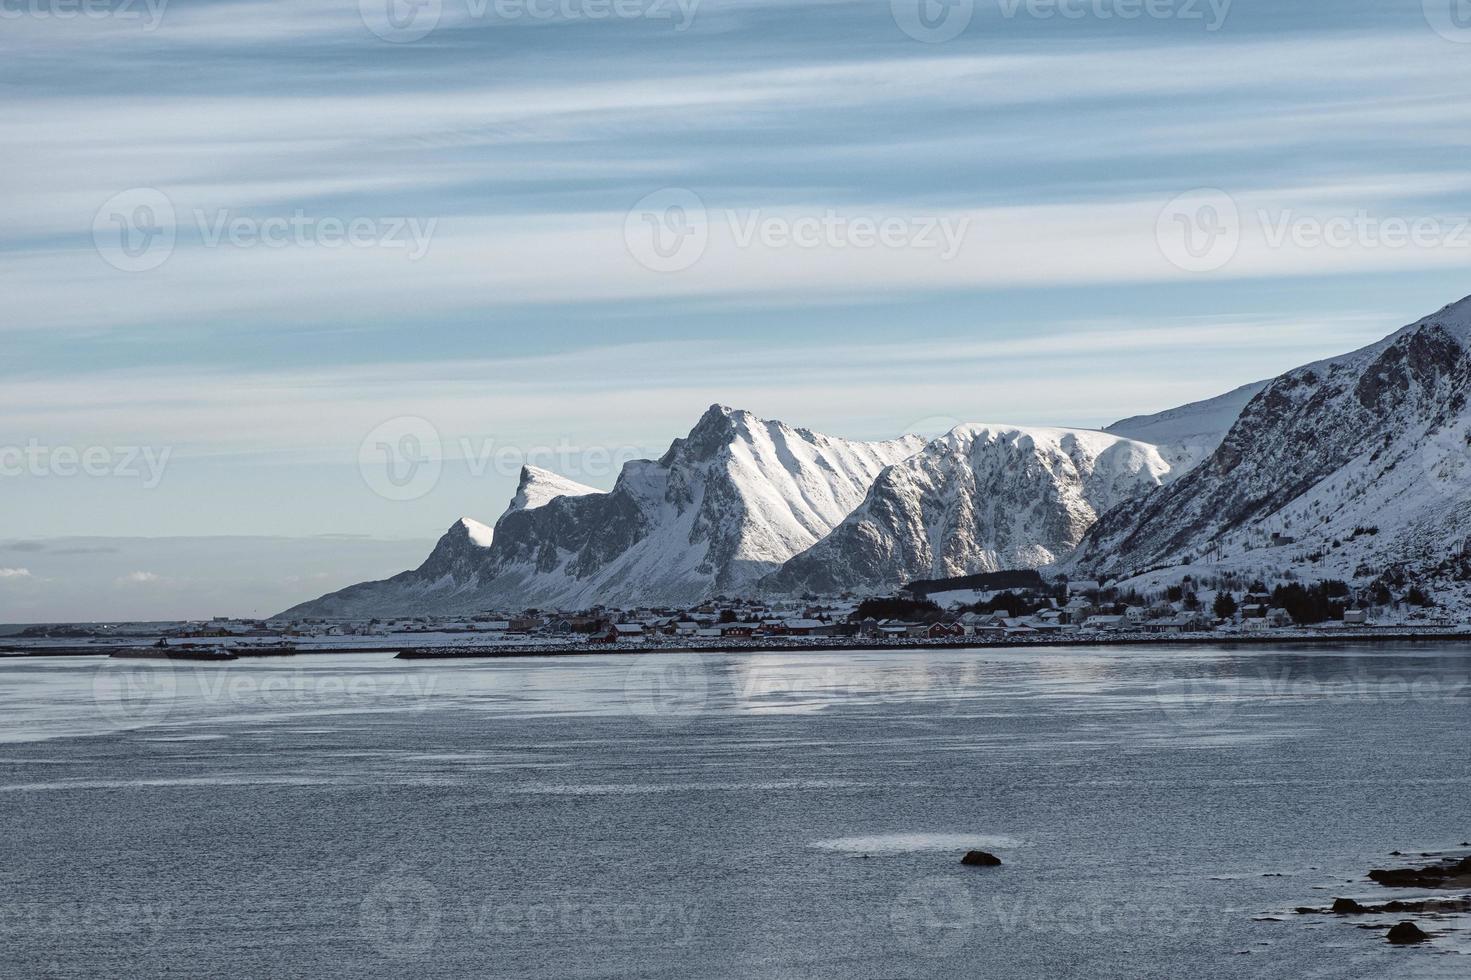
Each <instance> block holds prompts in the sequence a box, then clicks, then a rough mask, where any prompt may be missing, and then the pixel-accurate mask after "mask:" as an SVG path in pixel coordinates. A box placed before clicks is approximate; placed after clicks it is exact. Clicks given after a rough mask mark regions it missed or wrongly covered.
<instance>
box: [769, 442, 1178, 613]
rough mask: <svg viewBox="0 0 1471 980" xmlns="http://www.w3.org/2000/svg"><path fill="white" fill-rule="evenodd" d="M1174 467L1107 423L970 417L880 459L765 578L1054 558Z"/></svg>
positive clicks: (843, 584) (884, 573)
mask: <svg viewBox="0 0 1471 980" xmlns="http://www.w3.org/2000/svg"><path fill="white" fill-rule="evenodd" d="M1169 471H1170V465H1169V463H1167V462H1166V461H1165V460H1164V458H1163V457H1161V455H1160V454H1159V452H1158V451H1157V450H1156V449H1155V448H1154V447H1153V446H1150V445H1147V444H1145V443H1142V442H1136V441H1133V440H1130V439H1125V438H1123V437H1121V436H1117V435H1113V434H1110V433H1106V432H1097V431H1092V430H1086V429H1053V428H1016V427H1013V426H996V425H963V426H960V427H958V428H956V429H954V430H953V431H951V432H950V433H949V434H948V435H945V436H942V437H941V438H939V439H936V440H935V441H933V442H931V443H930V444H929V445H927V446H925V448H924V450H923V451H922V452H920V453H918V454H917V455H915V456H913V457H911V458H909V459H907V460H905V461H904V462H902V463H898V464H896V465H895V466H892V467H890V468H889V469H887V470H885V471H884V472H883V474H882V475H880V476H879V478H878V479H877V480H876V481H875V482H874V485H873V487H872V488H871V489H870V490H869V492H868V494H867V496H866V497H865V498H864V500H863V503H862V504H861V505H859V507H858V509H857V510H855V511H854V512H853V513H852V514H850V515H849V516H848V518H847V519H846V520H844V521H843V522H842V524H840V525H839V526H838V527H837V528H836V529H835V530H834V531H833V532H832V533H831V534H829V535H828V536H827V537H826V538H824V539H823V540H821V541H819V542H818V543H817V544H815V545H813V546H812V547H811V548H809V549H807V550H806V551H804V552H803V553H802V554H800V555H797V556H796V557H795V558H793V559H791V560H790V561H788V562H787V563H786V564H785V565H784V566H783V567H782V569H781V570H780V571H779V572H777V573H775V574H773V575H771V576H768V577H767V578H766V579H764V580H763V581H762V583H761V584H762V587H763V588H765V589H768V590H771V591H776V592H818V593H832V592H837V591H869V592H874V591H886V590H889V589H893V588H896V587H897V586H900V585H902V584H904V583H905V582H908V581H912V580H914V579H922V578H942V577H948V576H953V575H968V574H972V573H975V572H993V571H999V570H1001V569H1015V568H1037V567H1040V566H1043V565H1049V564H1052V563H1053V562H1055V561H1057V560H1058V559H1059V558H1062V557H1065V556H1066V555H1068V554H1069V553H1070V552H1071V551H1072V550H1073V548H1074V547H1075V546H1076V545H1077V543H1078V541H1079V540H1080V539H1081V538H1082V537H1083V534H1084V532H1086V531H1087V530H1088V528H1089V527H1091V526H1092V525H1093V522H1094V521H1095V520H1096V519H1097V517H1098V514H1099V513H1101V512H1102V511H1104V510H1106V509H1108V508H1110V507H1114V506H1116V505H1118V504H1120V503H1123V502H1124V501H1131V500H1135V499H1137V498H1138V497H1140V496H1143V495H1144V494H1146V493H1148V492H1149V491H1151V490H1153V489H1154V488H1156V487H1158V486H1160V484H1161V483H1162V482H1163V480H1164V479H1165V478H1166V476H1167V475H1168V474H1169Z"/></svg>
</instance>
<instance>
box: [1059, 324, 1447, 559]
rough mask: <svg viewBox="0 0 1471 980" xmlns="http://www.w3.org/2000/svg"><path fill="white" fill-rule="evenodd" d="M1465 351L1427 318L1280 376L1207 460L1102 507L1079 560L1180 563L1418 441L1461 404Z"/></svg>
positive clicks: (1251, 402)
mask: <svg viewBox="0 0 1471 980" xmlns="http://www.w3.org/2000/svg"><path fill="white" fill-rule="evenodd" d="M1468 381H1471V360H1468V357H1467V354H1466V351H1465V348H1464V347H1462V345H1461V343H1460V342H1459V341H1458V340H1457V339H1456V338H1455V337H1454V336H1452V335H1451V333H1450V332H1449V331H1448V330H1447V329H1446V328H1445V327H1443V326H1442V325H1441V324H1440V323H1438V322H1436V321H1434V320H1430V321H1427V322H1424V323H1422V324H1419V325H1417V326H1416V327H1415V328H1413V329H1410V330H1407V331H1403V332H1401V333H1400V334H1398V335H1396V336H1394V337H1391V338H1390V339H1388V340H1387V341H1385V342H1383V343H1382V344H1381V345H1376V347H1371V348H1368V349H1366V350H1365V351H1362V352H1359V353H1358V354H1356V355H1348V356H1346V357H1344V358H1339V359H1336V360H1335V361H1332V362H1329V363H1326V364H1318V365H1310V366H1308V367H1304V368H1298V369H1296V370H1294V371H1289V372H1288V373H1286V374H1284V375H1282V376H1280V377H1278V378H1276V379H1275V380H1273V381H1272V382H1271V383H1269V384H1268V385H1267V387H1266V388H1264V389H1263V390H1262V391H1261V392H1260V393H1259V394H1258V395H1257V396H1256V397H1255V398H1253V399H1252V400H1251V401H1250V402H1249V403H1248V404H1247V406H1246V408H1245V409H1244V410H1243V411H1242V413H1241V416H1240V418H1239V419H1238V420H1237V422H1236V424H1235V425H1234V426H1233V427H1232V429H1231V430H1230V432H1229V433H1228V434H1227V435H1226V438H1225V439H1224V440H1223V442H1222V443H1221V445H1220V447H1219V448H1218V449H1217V450H1216V452H1215V453H1214V454H1213V455H1212V456H1211V457H1210V458H1209V459H1208V460H1206V461H1205V462H1204V463H1203V464H1202V465H1201V466H1199V467H1198V468H1197V469H1195V470H1194V471H1192V472H1191V473H1189V474H1187V475H1186V476H1185V477H1183V478H1181V479H1180V480H1179V481H1178V482H1176V483H1174V484H1172V485H1170V486H1167V487H1164V488H1162V489H1160V490H1158V491H1156V492H1155V493H1154V494H1152V495H1151V496H1150V497H1149V498H1147V499H1146V500H1145V501H1144V502H1143V503H1142V504H1140V505H1131V506H1128V507H1120V508H1117V509H1115V510H1113V511H1111V512H1109V513H1107V514H1104V515H1103V517H1102V518H1100V520H1099V521H1098V523H1097V524H1096V525H1095V526H1094V527H1093V529H1092V530H1091V531H1090V532H1089V533H1088V535H1087V536H1086V537H1085V539H1084V541H1083V542H1082V544H1081V545H1080V546H1079V549H1078V552H1077V555H1076V556H1075V557H1074V559H1073V563H1074V564H1076V565H1077V566H1078V567H1080V568H1083V569H1088V570H1093V571H1099V572H1107V573H1110V574H1127V573H1129V572H1139V571H1143V570H1147V569H1150V568H1155V567H1161V566H1166V565H1170V564H1179V563H1181V562H1182V561H1183V560H1185V559H1186V558H1188V557H1191V556H1192V555H1198V554H1199V553H1200V552H1202V551H1203V550H1205V549H1208V548H1210V547H1211V545H1212V543H1213V542H1214V541H1217V540H1219V539H1220V538H1221V537H1222V536H1223V535H1227V534H1230V533H1232V532H1236V531H1241V530H1243V529H1248V528H1251V527H1253V526H1255V525H1257V524H1259V523H1260V522H1262V521H1264V520H1267V519H1269V518H1271V517H1273V516H1274V515H1276V514H1278V513H1279V512H1280V511H1282V509H1283V508H1284V507H1286V506H1287V505H1289V504H1291V503H1292V502H1294V501H1296V500H1297V499H1298V498H1300V497H1302V495H1303V494H1305V493H1307V492H1308V491H1309V490H1311V489H1312V488H1313V487H1315V486H1316V485H1317V484H1319V483H1320V482H1321V481H1323V480H1324V479H1325V478H1328V477H1330V476H1331V475H1333V474H1335V473H1336V472H1338V471H1339V470H1341V469H1342V468H1343V467H1345V466H1346V465H1348V464H1349V463H1351V462H1352V461H1354V460H1355V459H1356V458H1359V457H1361V456H1364V455H1366V454H1371V453H1373V452H1375V450H1376V449H1380V448H1383V447H1387V446H1390V445H1393V444H1397V443H1398V442H1399V441H1401V440H1407V439H1408V440H1413V439H1416V438H1418V437H1419V436H1420V435H1421V434H1423V433H1424V432H1425V431H1426V430H1427V428H1429V429H1433V428H1434V427H1436V426H1437V425H1439V424H1442V423H1444V422H1445V421H1446V420H1447V419H1448V418H1450V417H1452V416H1453V415H1454V413H1455V412H1457V411H1458V410H1459V406H1460V405H1463V404H1464V397H1465V392H1466V391H1467V390H1468Z"/></svg>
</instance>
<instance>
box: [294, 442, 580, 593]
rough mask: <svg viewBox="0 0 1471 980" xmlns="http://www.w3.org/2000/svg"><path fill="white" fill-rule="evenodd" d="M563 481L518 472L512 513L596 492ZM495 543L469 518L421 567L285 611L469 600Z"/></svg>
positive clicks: (543, 473)
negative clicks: (572, 496) (467, 597)
mask: <svg viewBox="0 0 1471 980" xmlns="http://www.w3.org/2000/svg"><path fill="white" fill-rule="evenodd" d="M597 492H598V491H596V490H594V489H592V488H591V487H585V486H583V485H582V484H580V483H575V482H573V481H572V480H568V479H567V478H565V477H561V476H558V475H557V474H555V473H552V472H549V471H547V470H543V469H539V468H537V467H535V466H523V467H522V468H521V480H520V484H519V485H518V487H517V489H516V496H515V498H514V499H512V501H511V506H510V510H508V511H507V513H510V512H511V511H518V510H529V509H534V508H536V507H542V506H545V505H546V504H548V503H550V502H551V501H552V500H554V499H556V498H557V497H558V496H562V495H566V494H570V495H574V496H580V495H583V494H589V493H597ZM494 541H495V529H494V528H492V527H490V525H488V524H483V523H481V522H480V521H477V520H475V519H474V518H470V517H462V518H460V519H459V520H458V521H455V523H454V524H452V525H450V528H449V530H448V531H446V532H445V533H444V535H443V536H442V537H441V538H440V539H439V541H438V543H437V544H435V546H434V550H433V551H432V552H430V554H429V557H428V558H426V559H425V560H424V563H423V564H422V565H420V566H419V567H418V568H416V569H413V570H412V571H407V572H401V573H399V574H398V575H395V576H393V577H392V578H390V579H385V580H383V581H380V582H364V583H360V584H358V585H353V586H349V587H348V588H346V589H343V590H341V591H339V592H334V593H331V594H329V595H325V596H323V597H322V598H320V599H317V600H314V601H312V602H305V603H302V604H301V605H298V606H293V607H292V608H290V609H288V610H286V611H285V612H284V613H282V614H281V615H282V616H286V617H295V618H300V617H308V616H312V617H315V616H322V617H344V618H346V617H356V616H373V615H378V614H379V613H380V612H381V613H403V612H406V611H411V610H413V609H417V608H428V607H430V606H434V605H440V604H445V603H451V604H452V603H453V602H455V601H456V600H457V599H459V598H462V597H466V596H473V595H474V594H475V591H476V589H478V588H479V585H480V567H481V565H482V563H483V562H484V561H485V559H486V557H487V555H489V553H490V547H491V545H492V544H493V543H494Z"/></svg>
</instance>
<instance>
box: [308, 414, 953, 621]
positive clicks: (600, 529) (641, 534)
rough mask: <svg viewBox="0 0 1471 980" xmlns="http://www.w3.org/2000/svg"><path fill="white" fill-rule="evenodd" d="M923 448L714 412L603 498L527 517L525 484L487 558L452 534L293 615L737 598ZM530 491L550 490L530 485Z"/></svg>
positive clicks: (534, 509)
mask: <svg viewBox="0 0 1471 980" xmlns="http://www.w3.org/2000/svg"><path fill="white" fill-rule="evenodd" d="M923 445H924V440H923V439H921V438H919V437H918V436H906V437H904V438H902V439H897V440H892V441H888V442H854V441H850V440H846V439H837V438H834V437H831V436H825V435H821V434H819V433H815V432H812V431H810V430H807V429H796V428H792V427H791V426H788V425H786V424H784V423H782V422H774V421H767V420H763V419H759V418H757V417H756V416H754V415H751V414H750V413H748V412H743V411H738V410H736V409H731V408H726V407H724V406H719V405H716V406H712V407H711V408H710V409H709V411H707V412H706V413H705V415H704V416H703V417H702V418H701V419H700V421H699V422H698V423H697V424H696V425H695V427H694V428H693V429H692V430H691V431H690V433H689V435H688V436H686V437H684V438H682V439H676V440H675V441H674V443H673V444H672V445H671V446H670V448H669V451H668V452H667V453H665V454H664V456H663V457H661V458H660V459H659V460H636V461H634V462H631V463H628V464H627V465H626V466H625V467H624V468H623V471H622V473H621V474H620V475H619V478H618V481H617V483H616V484H615V485H614V487H613V489H612V490H611V491H609V492H607V493H600V492H597V491H592V490H591V489H590V488H586V487H580V486H578V485H576V484H571V481H562V482H561V483H560V484H558V486H561V487H562V488H563V489H566V488H567V485H568V484H570V486H571V487H572V488H574V489H575V490H578V491H581V492H564V493H561V494H559V495H557V496H555V497H553V498H552V499H549V500H546V501H545V502H543V503H541V504H540V505H539V506H537V505H534V501H535V499H536V494H535V493H534V492H532V491H531V488H529V487H528V485H527V477H526V476H525V475H523V481H522V483H523V488H522V489H523V491H525V492H524V493H523V492H518V493H517V498H516V500H515V501H513V503H512V506H511V508H510V509H509V510H508V511H507V512H506V513H505V514H504V515H502V516H501V518H500V520H499V521H497V522H496V527H495V532H494V539H493V541H492V544H491V547H490V548H489V549H486V550H485V551H484V552H483V553H475V554H474V555H472V556H469V558H467V555H466V553H465V552H464V549H463V548H462V547H461V545H460V543H459V538H460V537H463V536H464V534H463V532H461V531H457V528H460V527H461V526H460V525H456V527H455V528H451V532H450V533H449V534H447V535H446V536H445V538H444V539H443V540H441V542H440V544H439V546H437V547H436V549H435V553H434V555H431V558H430V561H428V562H426V563H425V565H424V566H421V567H420V568H419V569H416V570H415V571H412V572H405V573H403V574H401V575H398V576H395V577H394V578H392V579H388V580H386V581H384V582H370V583H364V584H362V585H357V586H353V587H351V588H349V589H346V590H343V591H342V592H339V593H334V594H333V595H329V596H324V597H322V598H321V599H319V600H316V601H315V602H311V603H306V604H304V605H302V606H299V607H297V608H296V609H293V610H291V611H290V614H291V615H297V616H301V615H334V616H348V615H372V614H381V613H385V612H411V611H425V612H427V611H437V612H461V611H474V610H479V609H515V608H520V607H524V606H556V607H561V608H582V607H588V606H592V605H595V604H607V605H626V604H633V603H639V602H671V603H672V602H693V601H698V600H700V599H702V598H704V597H706V596H708V595H711V594H714V593H717V592H740V591H743V590H747V589H749V588H750V587H751V586H752V585H753V584H754V582H755V581H756V579H758V578H760V577H761V576H762V575H764V574H766V573H768V572H770V571H773V570H774V569H776V568H778V567H780V565H781V564H782V563H783V562H784V561H786V559H788V558H790V557H791V556H792V555H794V554H796V553H797V552H798V551H801V550H803V549H805V548H807V547H810V546H811V545H812V544H813V543H815V542H816V541H818V540H819V539H820V538H822V537H823V536H824V535H826V534H827V533H828V532H829V531H830V530H831V529H832V528H833V527H834V526H835V525H836V524H837V523H838V522H839V521H841V520H842V519H843V518H844V517H845V516H846V515H847V514H848V513H849V512H850V511H852V509H853V508H854V507H856V506H857V505H858V503H859V502H860V501H861V500H862V499H863V496H864V493H865V492H866V491H867V490H868V488H869V486H870V485H871V484H872V483H873V480H874V478H875V477H876V476H878V474H879V473H880V472H881V471H882V470H883V469H884V468H885V467H886V466H889V465H891V464H893V463H895V462H898V461H900V460H902V459H904V458H906V457H908V456H910V455H912V454H913V453H915V452H917V451H918V450H919V449H920V448H921V447H922V446H923ZM543 472H544V471H543ZM553 476H554V475H553ZM558 479H559V480H560V479H561V478H558ZM532 482H533V483H535V484H537V485H539V486H541V487H551V486H552V483H551V481H548V480H545V479H544V478H542V477H540V476H538V475H536V474H532ZM451 558H452V559H453V560H449V559H451ZM327 610H330V612H327Z"/></svg>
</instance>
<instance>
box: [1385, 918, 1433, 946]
mask: <svg viewBox="0 0 1471 980" xmlns="http://www.w3.org/2000/svg"><path fill="white" fill-rule="evenodd" d="M1429 938H1430V936H1429V935H1428V934H1427V933H1426V932H1425V931H1424V930H1423V929H1421V928H1420V927H1419V926H1417V925H1415V923H1413V922H1401V923H1400V924H1399V925H1397V926H1391V927H1390V929H1389V941H1390V942H1392V943H1394V944H1395V945H1396V946H1408V945H1410V944H1412V943H1423V942H1424V941H1425V940H1427V939H1429Z"/></svg>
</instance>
